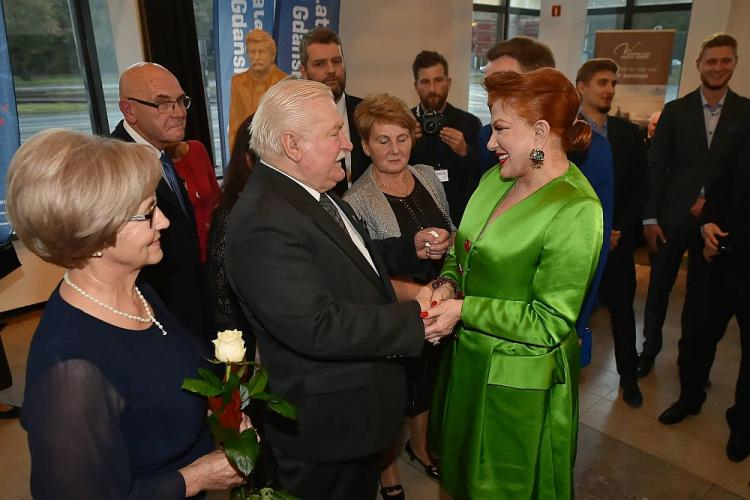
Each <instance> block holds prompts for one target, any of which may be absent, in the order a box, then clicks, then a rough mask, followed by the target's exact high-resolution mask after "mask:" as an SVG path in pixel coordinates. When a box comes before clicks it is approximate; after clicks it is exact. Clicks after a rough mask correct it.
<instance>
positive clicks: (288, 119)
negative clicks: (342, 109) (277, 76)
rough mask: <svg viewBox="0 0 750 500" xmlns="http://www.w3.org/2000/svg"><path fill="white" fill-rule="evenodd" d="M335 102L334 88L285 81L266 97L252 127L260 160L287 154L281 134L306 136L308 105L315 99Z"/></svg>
mask: <svg viewBox="0 0 750 500" xmlns="http://www.w3.org/2000/svg"><path fill="white" fill-rule="evenodd" d="M320 97H328V98H330V99H333V94H332V93H331V89H330V88H328V87H327V86H326V85H324V84H322V83H319V82H315V81H312V80H292V79H288V80H282V81H280V82H279V83H277V84H276V85H274V86H273V87H271V88H270V89H268V91H266V93H265V94H263V97H261V99H260V104H259V105H258V109H257V110H256V111H255V116H254V117H253V123H252V125H251V126H250V137H251V139H250V145H251V146H252V148H253V149H254V150H255V152H256V153H257V154H258V156H260V158H261V159H267V160H271V159H272V158H278V157H281V156H283V155H284V147H283V146H282V145H281V140H280V139H281V135H282V134H283V133H284V132H288V131H293V132H297V133H300V134H301V133H304V132H305V128H306V126H307V125H308V124H309V123H310V114H309V112H308V105H309V104H310V103H311V102H312V101H313V100H315V99H318V98H320Z"/></svg>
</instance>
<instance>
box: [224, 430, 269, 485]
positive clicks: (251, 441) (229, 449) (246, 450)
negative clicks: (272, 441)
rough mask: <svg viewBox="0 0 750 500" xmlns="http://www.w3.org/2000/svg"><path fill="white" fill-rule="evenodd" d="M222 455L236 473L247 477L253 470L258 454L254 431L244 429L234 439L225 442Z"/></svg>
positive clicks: (258, 446) (258, 447)
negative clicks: (225, 455) (224, 454)
mask: <svg viewBox="0 0 750 500" xmlns="http://www.w3.org/2000/svg"><path fill="white" fill-rule="evenodd" d="M224 453H226V454H227V458H229V461H230V462H231V463H232V465H234V467H235V468H236V469H237V470H238V471H240V472H241V473H242V474H243V475H244V476H248V475H249V474H250V473H251V472H252V471H253V469H254V468H255V462H256V460H257V458H258V454H259V453H260V445H259V444H258V435H257V434H256V433H255V430H253V429H245V430H244V431H242V433H240V434H238V435H237V436H236V437H235V438H234V439H230V440H228V441H225V442H224Z"/></svg>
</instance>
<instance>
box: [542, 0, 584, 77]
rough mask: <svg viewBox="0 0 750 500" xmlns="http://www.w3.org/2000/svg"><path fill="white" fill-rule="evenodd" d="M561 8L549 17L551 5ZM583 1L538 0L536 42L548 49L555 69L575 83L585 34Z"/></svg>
mask: <svg viewBox="0 0 750 500" xmlns="http://www.w3.org/2000/svg"><path fill="white" fill-rule="evenodd" d="M553 4H554V5H561V6H562V9H561V13H560V16H558V17H552V15H551V14H552V5H553ZM587 5H588V2H587V1H586V0H566V1H565V2H561V1H560V0H541V2H540V13H539V41H540V42H544V43H546V44H547V45H549V46H550V48H552V53H553V54H554V55H555V63H556V66H557V69H559V70H560V71H562V72H563V73H565V76H567V77H568V78H569V79H570V81H572V82H575V78H576V73H578V68H579V67H580V66H581V54H582V53H583V39H584V36H585V34H586V9H587Z"/></svg>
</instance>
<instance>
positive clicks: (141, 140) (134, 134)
mask: <svg viewBox="0 0 750 500" xmlns="http://www.w3.org/2000/svg"><path fill="white" fill-rule="evenodd" d="M122 126H123V127H124V128H125V131H126V132H127V133H128V134H130V137H132V138H133V141H134V142H136V143H138V144H143V145H144V146H148V147H149V149H150V150H151V151H153V152H154V154H155V155H156V157H157V158H160V159H161V154H162V151H159V150H158V149H156V147H155V146H154V145H153V144H151V143H150V142H148V141H147V140H146V139H144V138H143V136H142V135H141V134H139V133H138V132H136V131H135V129H134V128H133V127H131V126H130V124H129V123H128V121H127V120H123V121H122Z"/></svg>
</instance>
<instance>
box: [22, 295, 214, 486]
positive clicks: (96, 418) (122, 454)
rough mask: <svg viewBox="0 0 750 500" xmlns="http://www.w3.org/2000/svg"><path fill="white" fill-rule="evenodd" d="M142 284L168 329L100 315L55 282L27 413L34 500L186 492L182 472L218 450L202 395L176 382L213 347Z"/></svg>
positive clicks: (34, 350)
mask: <svg viewBox="0 0 750 500" xmlns="http://www.w3.org/2000/svg"><path fill="white" fill-rule="evenodd" d="M60 286H63V285H60ZM141 290H142V292H143V295H144V297H146V299H147V300H148V302H149V303H150V304H151V306H152V307H153V309H154V314H155V316H156V318H157V319H158V320H159V321H160V322H161V323H162V325H163V326H164V328H165V329H166V330H167V332H168V335H166V336H162V333H161V331H160V330H159V329H158V328H157V327H156V326H154V325H152V326H151V328H149V329H147V330H143V331H137V330H128V329H124V328H119V327H116V326H113V325H111V324H109V323H106V322H104V321H101V320H99V319H97V318H94V317H93V316H90V315H88V314H86V313H85V312H83V311H81V310H80V309H76V308H75V307H73V306H71V305H70V304H68V303H67V302H65V301H64V300H63V299H62V297H61V296H60V290H59V286H58V288H57V289H56V290H55V291H54V292H53V293H52V295H51V296H50V299H49V302H48V303H47V306H46V307H45V309H44V314H43V315H42V319H41V322H40V323H39V326H38V328H37V330H36V333H35V334H34V338H33V340H32V343H31V351H30V353H29V360H28V368H27V375H26V393H25V398H24V405H23V410H22V414H21V424H22V425H23V427H24V428H25V429H26V430H27V432H28V435H29V450H30V452H31V493H32V495H33V497H34V498H35V499H37V500H39V499H51V498H56V499H59V498H76V499H78V500H85V499H97V500H100V499H103V498H107V499H144V500H145V499H165V500H166V499H178V498H184V497H185V483H184V481H183V478H182V475H181V474H180V473H179V472H178V469H180V468H182V467H184V466H186V465H188V464H190V463H191V462H193V461H194V460H195V459H197V458H198V457H200V456H202V455H205V454H206V453H209V452H210V451H211V450H212V449H213V444H212V440H211V436H210V433H209V431H208V428H207V426H206V425H205V418H206V402H205V400H204V399H203V398H202V397H199V396H196V395H194V394H192V393H188V392H186V391H183V390H182V389H180V386H181V384H182V381H183V379H184V378H185V377H196V376H197V372H198V368H199V367H202V366H205V365H206V364H207V363H206V361H205V360H204V359H203V358H204V356H206V355H207V354H208V353H207V352H204V350H203V348H202V347H201V345H202V344H201V341H200V340H199V339H198V338H197V337H196V336H195V335H193V334H191V333H190V332H189V331H188V330H187V329H186V328H184V327H183V326H182V325H181V324H180V323H179V322H178V321H177V320H176V319H175V318H174V316H172V315H171V314H170V313H169V312H168V311H167V310H166V308H165V307H164V304H162V302H161V301H160V300H159V298H158V297H157V296H156V294H155V293H154V292H153V290H152V289H151V288H150V287H148V285H145V284H142V285H141Z"/></svg>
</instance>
